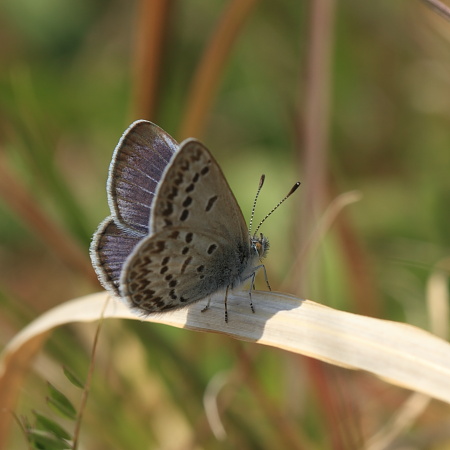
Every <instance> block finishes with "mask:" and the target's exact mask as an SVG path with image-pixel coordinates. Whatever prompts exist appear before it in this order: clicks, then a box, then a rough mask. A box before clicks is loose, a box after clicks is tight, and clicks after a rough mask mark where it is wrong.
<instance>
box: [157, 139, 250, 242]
mask: <svg viewBox="0 0 450 450" xmlns="http://www.w3.org/2000/svg"><path fill="white" fill-rule="evenodd" d="M167 227H187V228H192V229H193V230H195V231H196V232H202V231H204V232H205V233H211V232H212V233H215V234H217V235H220V236H222V237H224V238H225V239H226V238H230V237H231V239H230V241H239V242H240V241H245V242H247V241H248V231H247V225H246V223H245V220H244V216H243V215H242V212H241V209H240V208H239V205H238V203H237V201H236V198H235V197H234V195H233V192H232V191H231V189H230V186H229V185H228V183H227V180H226V179H225V176H224V175H223V172H222V170H221V169H220V167H219V165H218V164H217V162H216V161H215V159H214V158H213V156H212V155H211V153H210V152H209V151H208V149H207V148H206V147H205V146H204V145H203V144H201V143H200V142H199V141H197V140H195V139H187V140H185V141H184V142H182V143H181V144H180V149H179V150H178V152H177V154H176V155H175V156H174V159H173V161H172V162H171V164H170V166H169V167H168V168H167V171H166V172H165V174H164V177H163V179H162V182H161V184H160V185H159V186H158V190H157V193H156V199H155V203H154V207H153V211H152V216H151V223H150V232H151V233H156V232H158V231H161V230H163V229H164V228H167Z"/></svg>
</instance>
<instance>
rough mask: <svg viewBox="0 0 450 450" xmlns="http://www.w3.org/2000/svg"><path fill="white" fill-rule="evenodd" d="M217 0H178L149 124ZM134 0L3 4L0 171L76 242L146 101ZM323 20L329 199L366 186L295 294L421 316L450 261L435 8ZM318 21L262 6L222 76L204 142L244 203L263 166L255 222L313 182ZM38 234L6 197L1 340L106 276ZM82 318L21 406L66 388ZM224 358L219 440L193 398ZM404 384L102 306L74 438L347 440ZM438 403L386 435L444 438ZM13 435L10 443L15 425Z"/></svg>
mask: <svg viewBox="0 0 450 450" xmlns="http://www.w3.org/2000/svg"><path fill="white" fill-rule="evenodd" d="M309 3H310V2H309ZM226 6H227V2H221V1H217V0H214V1H209V2H203V1H200V0H194V1H189V2H171V7H170V12H169V17H170V20H169V21H168V23H167V29H166V30H165V33H166V36H165V37H166V41H165V46H164V52H163V54H162V56H161V59H160V61H159V67H160V70H161V78H160V85H159V86H158V102H157V108H156V114H155V117H150V118H149V119H150V120H153V121H154V122H156V123H158V125H160V126H161V127H162V128H164V129H166V130H167V131H168V132H169V133H170V134H172V135H174V136H175V137H177V133H179V129H180V124H181V123H182V121H183V114H184V113H185V111H186V101H187V94H188V92H189V88H190V83H191V80H192V78H193V74H194V71H195V69H196V67H197V65H198V63H199V60H200V58H201V55H202V52H203V50H204V48H205V47H206V45H207V44H208V43H209V41H210V39H211V36H212V34H213V33H214V31H215V29H216V24H217V22H218V21H219V20H220V18H221V17H222V16H223V14H224V10H225V8H226ZM139 11H140V10H139V5H138V4H137V3H130V2H120V1H105V0H95V1H92V0H89V1H88V0H78V1H74V0H68V1H65V2H58V1H55V0H45V1H39V2H36V1H32V0H19V1H16V0H3V2H2V4H1V5H0V42H2V45H1V46H0V115H1V120H0V163H1V166H4V167H6V168H7V170H8V171H9V173H10V174H11V175H12V176H13V177H14V178H15V179H16V180H17V181H18V182H19V183H20V185H22V186H23V187H25V188H26V190H27V191H28V192H29V193H30V196H31V198H32V199H33V200H34V202H35V204H36V206H38V207H39V208H40V209H41V210H42V211H43V212H44V213H45V214H46V215H47V216H48V217H49V219H50V220H51V221H53V222H54V223H55V224H56V225H57V226H59V227H60V228H61V229H63V230H65V231H66V232H67V233H68V235H69V236H71V238H73V240H74V242H76V243H77V244H78V245H79V247H80V248H81V249H82V250H83V251H84V252H85V254H86V255H87V249H88V245H89V237H90V235H91V233H92V232H93V231H94V229H95V227H96V225H97V223H98V222H99V221H100V220H101V219H103V218H104V217H105V216H106V214H107V213H108V209H107V203H106V192H105V181H106V176H107V169H108V164H109V161H110V158H111V154H112V151H113V149H114V146H115V145H116V143H117V141H118V139H119V137H120V135H121V134H122V132H123V131H124V130H125V129H126V127H127V126H128V124H129V123H130V122H131V121H132V120H134V119H138V118H140V117H135V116H134V112H133V111H134V110H135V109H134V105H133V101H136V99H134V100H133V90H134V86H135V70H136V40H137V39H136V36H137V33H138V26H142V24H141V25H138V24H139V23H141V22H140V19H142V18H141V17H140V16H139ZM332 22H333V23H334V25H333V26H334V32H333V41H332V51H333V53H332V65H331V74H330V80H331V83H330V86H329V92H330V97H331V109H330V134H329V139H328V146H327V161H326V163H325V164H326V172H327V177H328V182H329V186H328V197H327V201H332V200H333V199H334V198H335V197H336V196H337V195H338V194H340V193H342V192H345V191H349V190H358V191H360V192H361V193H362V194H363V197H362V200H361V201H360V202H358V203H356V204H354V205H352V206H350V207H348V209H346V210H345V211H344V212H343V213H342V214H341V216H340V219H338V220H340V222H339V223H338V224H337V225H336V226H333V227H332V228H331V229H330V230H329V231H328V233H327V234H326V235H325V236H324V237H323V238H322V239H321V241H320V242H319V243H318V244H317V246H316V247H315V250H314V252H313V253H308V254H307V255H306V262H305V266H306V267H304V270H305V277H306V279H307V280H308V283H307V284H305V286H304V289H302V288H299V291H298V292H294V293H295V294H297V295H301V296H305V297H309V298H311V299H313V300H315V301H318V302H321V303H324V304H327V305H330V306H333V307H335V308H340V309H346V310H349V311H356V312H359V313H367V314H376V315H378V316H380V317H383V318H390V319H393V320H400V321H405V322H408V323H412V324H415V325H418V326H420V327H422V328H426V329H430V325H429V319H428V312H427V306H426V299H427V283H428V281H429V279H430V276H431V275H432V274H433V273H434V272H435V271H436V269H437V268H440V269H441V270H443V271H444V273H445V274H448V270H449V259H448V258H449V257H448V255H449V247H450V234H449V230H450V207H449V206H450V194H449V193H450V176H449V168H450V150H449V149H450V132H449V130H450V126H449V125H450V124H449V122H450V96H449V95H448V92H449V89H450V77H449V75H448V74H449V73H450V52H449V46H450V24H449V23H447V22H445V21H444V20H443V19H442V18H440V17H439V16H437V15H436V14H435V13H433V12H432V11H431V10H429V9H427V8H426V7H425V6H424V5H423V4H422V3H421V2H419V1H415V2H414V1H400V2H392V1H389V0H383V1H377V2H359V1H356V0H352V1H347V2H339V3H338V4H337V5H336V6H335V12H334V17H333V19H332ZM311 26H312V22H311V20H310V15H309V5H308V2H279V1H278V2H270V1H265V0H263V1H260V2H258V3H257V4H256V5H255V7H254V9H253V12H252V13H251V15H250V17H249V18H248V20H247V21H246V23H245V25H244V27H243V29H242V32H241V33H240V35H239V36H238V38H237V41H236V44H235V46H234V47H233V49H232V52H231V54H230V59H229V60H228V61H227V64H226V67H225V69H224V71H223V73H222V74H221V76H220V80H219V90H218V93H217V97H216V98H215V100H214V102H213V103H212V105H213V106H212V108H211V111H210V112H209V116H208V120H207V125H206V128H205V135H204V136H200V138H201V139H202V140H203V141H204V142H205V143H206V144H207V145H208V147H209V148H210V149H211V150H212V152H213V153H214V154H215V155H216V156H217V159H218V161H219V162H220V163H221V165H222V166H223V169H224V172H225V174H226V176H227V178H228V180H229V182H230V185H231V187H232V188H233V191H234V192H235V194H236V197H237V198H238V201H239V203H240V205H241V206H242V209H243V211H244V214H245V215H246V217H248V216H249V211H250V209H251V205H252V202H253V197H254V193H255V191H256V187H257V184H258V181H259V176H260V174H261V173H265V174H266V185H265V187H264V190H263V192H262V194H261V198H260V202H259V204H258V209H257V218H258V217H263V216H264V215H265V213H266V212H267V211H269V210H270V208H271V207H272V206H273V205H274V204H275V203H276V202H277V201H278V200H279V199H280V198H282V196H283V195H284V194H286V193H287V191H288V190H289V188H290V187H291V185H292V184H293V183H294V182H295V181H296V180H297V179H300V180H304V179H305V177H307V176H309V177H310V178H311V177H312V175H311V174H305V173H304V165H302V161H303V160H304V157H305V147H304V140H303V139H304V135H303V125H302V124H303V123H304V120H305V110H304V101H305V97H306V92H305V89H306V88H307V87H308V86H309V84H308V83H309V80H308V78H307V76H306V73H307V70H306V64H307V56H308V54H309V52H310V51H312V50H311V45H310V44H311V42H310V27H311ZM8 195H11V196H14V195H16V192H13V191H11V192H10V193H9V194H8ZM302 195H303V194H302V189H300V190H299V191H298V192H297V193H296V194H295V196H294V197H293V198H291V199H289V201H288V202H287V203H286V204H285V205H284V206H283V207H282V208H281V209H280V210H279V211H277V213H276V214H274V216H273V217H271V219H270V220H268V221H267V223H266V224H265V225H264V229H263V230H262V231H263V232H264V234H267V235H268V236H269V238H270V241H271V250H270V254H269V257H268V259H267V260H266V261H265V263H266V267H267V271H268V273H269V277H270V280H271V284H272V286H273V287H274V288H275V289H277V288H278V286H280V285H281V283H282V282H283V280H284V278H285V276H286V273H287V272H288V270H289V268H290V267H291V264H292V262H293V261H294V259H295V257H296V255H298V254H299V252H300V251H301V249H302V244H303V243H302V242H298V236H299V234H298V230H299V229H301V228H302V226H303V224H304V223H305V221H308V220H310V218H308V217H302V216H301V215H299V211H300V207H301V205H302V202H304V201H305V198H304V196H302ZM39 236H40V235H39V233H38V232H36V230H35V229H34V228H33V222H27V221H25V220H24V219H23V218H21V217H19V216H18V214H17V212H16V211H14V210H13V209H12V208H11V207H10V204H9V203H8V201H7V199H5V198H3V199H0V267H1V271H0V299H1V302H2V308H1V313H0V324H1V325H0V329H1V330H2V332H1V336H2V341H3V342H6V341H7V340H8V339H10V338H11V336H13V335H14V333H15V331H17V330H18V329H20V328H21V327H22V326H23V325H24V324H25V323H27V322H28V321H29V320H30V319H31V318H33V317H35V316H37V315H39V314H40V313H42V312H43V311H45V310H46V309H48V308H50V307H51V306H54V305H56V304H58V303H60V302H62V301H63V300H67V299H69V298H72V297H76V296H79V295H82V294H85V293H88V292H91V291H93V290H94V289H98V288H99V287H98V285H96V286H94V285H93V284H92V283H91V282H90V281H89V280H88V279H87V277H86V276H84V275H83V274H82V273H80V272H79V271H77V270H74V268H73V266H71V265H70V264H67V263H66V262H67V261H64V262H62V260H61V259H60V254H58V252H57V251H56V249H54V248H51V246H49V245H48V244H46V243H44V241H42V240H41V239H40V237H39ZM358 268H361V273H358V272H357V270H358ZM293 277H294V278H295V277H296V275H295V274H294V275H293ZM263 286H264V284H263V282H262V283H261V285H260V286H259V287H261V288H262V287H263ZM256 307H257V305H256ZM230 308H232V305H231V306H230ZM231 314H232V313H231ZM92 332H93V329H92V328H91V327H87V326H80V328H70V330H69V329H67V330H60V331H58V332H57V333H55V334H54V336H53V337H52V339H51V340H50V342H49V344H48V347H47V349H46V350H47V352H46V356H45V357H43V358H41V359H40V360H39V362H38V364H37V370H36V374H34V375H33V376H32V377H31V378H30V380H29V383H28V384H27V386H26V388H24V395H23V398H22V399H21V405H20V406H19V409H21V410H24V411H29V410H30V409H31V407H35V405H36V404H38V405H41V404H42V403H43V398H44V395H45V394H44V392H45V381H46V380H49V381H50V382H52V383H55V385H58V389H59V390H61V391H63V392H64V393H65V394H67V395H68V397H69V398H70V399H71V400H72V401H73V402H74V403H76V398H77V397H76V395H78V394H77V393H76V392H75V391H74V392H73V395H74V396H73V397H71V394H72V387H70V386H69V385H67V386H66V389H67V390H65V389H64V388H63V386H61V383H64V382H66V380H65V379H64V378H63V377H62V378H60V370H59V366H61V365H62V364H67V365H69V367H73V368H75V369H76V370H75V371H76V372H77V373H84V371H85V370H86V367H87V364H88V359H89V348H90V345H91V341H92ZM444 337H447V336H444ZM218 374H225V375H226V376H227V377H228V378H226V380H227V382H226V383H225V386H224V387H223V389H222V390H221V392H220V396H219V403H220V405H221V406H220V407H219V409H220V411H221V414H222V417H223V421H224V426H225V429H226V431H227V433H228V441H226V443H220V442H218V441H216V439H215V438H214V436H213V435H212V434H211V431H210V428H209V426H208V424H207V421H206V418H205V417H206V416H205V410H204V406H203V404H202V396H203V394H204V393H205V390H206V389H207V387H208V386H209V387H210V384H209V383H211V382H212V381H214V380H216V379H217V376H218ZM58 380H59V381H60V382H61V383H58ZM336 392H338V394H336ZM404 398H405V393H404V392H401V391H399V390H397V389H393V388H389V389H388V388H387V387H386V386H384V385H383V384H382V383H381V382H380V381H377V380H374V379H372V378H370V377H368V376H367V375H364V374H360V373H349V372H346V371H344V370H342V371H338V370H337V369H335V368H333V369H330V368H328V367H324V366H322V365H317V364H315V363H314V362H311V361H309V360H306V359H299V358H298V357H295V356H291V355H286V354H283V353H280V352H277V351H275V350H271V349H260V348H257V347H256V346H252V345H244V344H242V343H237V342H235V341H232V340H229V339H226V338H224V337H219V336H211V335H200V334H196V333H192V332H187V331H182V330H174V329H167V328H165V327H160V326H149V325H148V324H142V325H141V326H139V325H135V324H134V325H130V324H122V323H108V324H106V325H105V328H104V331H103V335H102V339H101V343H100V349H99V353H98V365H97V369H96V373H95V376H94V385H93V391H92V393H91V398H90V401H89V403H88V408H87V410H86V413H85V419H84V425H83V430H82V438H83V437H84V445H85V448H96V449H97V448H108V449H124V448H127V449H134V448H136V449H141V448H153V447H155V448H156V447H158V448H194V447H197V448H230V443H232V445H233V446H234V447H238V448H288V446H291V447H292V448H294V447H295V446H297V445H298V446H300V444H302V445H303V447H304V448H328V447H330V446H332V445H335V448H360V447H361V442H365V440H366V439H367V438H368V437H369V436H371V435H372V434H374V433H375V432H376V431H378V430H379V428H380V427H381V426H382V425H383V424H384V423H385V422H386V421H387V420H388V419H389V418H390V417H391V416H392V415H393V414H394V413H395V411H396V410H397V408H398V407H399V404H400V403H401V402H402V400H403V399H404ZM330 411H331V412H330ZM280 417H281V419H282V420H281V419H280ZM449 419H450V417H449V410H448V408H445V407H442V405H436V404H432V407H430V408H429V409H428V410H427V412H426V414H424V415H423V416H422V417H421V419H420V420H419V421H418V422H416V424H415V425H414V427H413V428H412V429H411V430H406V431H404V432H403V433H402V434H401V436H400V438H399V442H398V446H400V445H404V446H405V445H408V444H410V445H412V446H414V445H417V446H419V447H420V444H417V442H419V443H420V442H424V441H425V442H427V443H428V447H429V448H432V445H434V441H433V439H436V440H437V439H442V442H446V443H447V445H448V443H449V442H450V438H449V437H448V436H445V434H444V435H442V434H441V435H440V434H439V433H437V432H433V430H440V431H442V430H445V429H448V426H447V428H445V426H444V424H445V423H448V420H449ZM0 420H1V418H0ZM280 424H283V426H281V425H280ZM17 431H18V430H17ZM14 434H16V433H14ZM12 439H13V440H14V443H16V442H21V437H20V433H19V432H17V436H16V435H14V436H13V437H12ZM427 439H428V440H427ZM82 440H83V439H82ZM339 442H340V443H341V447H338V446H337V445H338V444H337V443H339ZM442 442H441V444H442ZM16 445H17V446H18V445H19V444H16ZM393 445H394V447H392V448H396V447H395V443H394V444H393ZM436 445H437V444H436ZM11 448H15V447H11ZM17 448H19V447H17Z"/></svg>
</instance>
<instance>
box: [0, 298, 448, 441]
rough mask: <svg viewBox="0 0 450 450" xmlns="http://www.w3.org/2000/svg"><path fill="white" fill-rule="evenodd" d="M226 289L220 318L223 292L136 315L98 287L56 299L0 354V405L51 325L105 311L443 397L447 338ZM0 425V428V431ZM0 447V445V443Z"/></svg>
mask: <svg viewBox="0 0 450 450" xmlns="http://www.w3.org/2000/svg"><path fill="white" fill-rule="evenodd" d="M252 298H253V303H254V304H255V309H256V314H252V313H251V311H250V307H249V302H248V295H247V294H246V293H237V294H233V293H231V294H230V295H229V306H228V309H229V317H230V321H229V323H228V324H227V323H225V321H224V310H223V295H222V294H217V295H214V296H213V298H212V301H211V307H210V309H209V310H208V311H206V312H204V313H202V312H201V309H202V308H203V307H204V304H202V302H200V303H198V304H195V305H192V306H190V307H189V308H186V309H182V310H178V311H175V312H170V313H164V314H159V315H152V316H151V317H147V318H142V317H137V316H135V315H133V314H132V313H131V312H130V311H129V310H128V309H127V308H126V307H125V306H124V305H122V303H120V302H118V301H116V300H114V299H111V298H110V296H109V295H108V294H107V293H106V292H102V293H98V294H92V295H89V296H86V297H82V298H79V299H75V300H72V301H69V302H67V303H64V304H62V305H60V306H58V307H56V308H54V309H52V310H50V311H48V312H47V313H45V314H43V315H42V316H40V317H38V318H37V319H36V320H35V321H33V322H32V323H30V324H29V325H28V326H27V327H26V328H24V329H23V330H22V331H21V332H20V333H19V334H18V335H16V336H15V338H14V339H13V340H12V341H11V342H10V343H9V344H8V345H7V347H6V348H5V349H4V351H3V353H2V355H1V357H0V402H1V403H0V405H1V407H4V408H7V409H13V406H14V402H15V399H16V394H17V392H18V389H19V388H20V386H21V383H20V380H21V378H22V376H23V374H24V373H25V371H26V368H27V366H28V365H29V364H30V359H31V356H32V355H33V354H34V353H35V352H37V351H38V349H39V347H40V345H42V343H43V342H44V339H45V335H46V333H48V332H49V331H50V330H51V329H53V328H55V327H57V326H60V325H63V324H66V323H72V322H90V321H95V320H98V319H99V317H100V315H101V311H102V309H103V307H104V304H105V302H106V301H107V300H108V299H109V304H108V306H107V308H106V310H105V314H104V317H105V318H121V319H134V320H141V321H146V322H157V323H164V324H167V325H172V326H175V327H178V328H187V329H191V330H197V331H204V332H206V331H209V332H214V333H221V334H226V335H228V336H231V337H234V338H236V339H241V340H246V341H250V342H257V343H259V344H264V345H269V346H272V347H278V348H281V349H284V350H288V351H291V352H294V353H299V354H302V355H307V356H310V357H313V358H317V359H319V360H322V361H326V362H329V363H331V364H336V365H340V366H344V367H349V368H354V369H362V370H366V371H368V372H371V373H373V374H375V375H377V376H379V377H382V378H383V379H385V380H389V382H391V383H393V384H396V385H398V386H402V387H406V388H409V389H412V390H414V391H417V392H421V393H424V394H427V395H429V396H431V397H434V398H437V399H440V400H442V401H445V402H448V403H450V383H449V380H450V344H449V343H448V342H446V341H444V340H442V339H440V338H437V337H436V336H433V335H432V334H430V333H428V332H426V331H424V330H421V329H419V328H416V327H413V326H410V325H405V324H402V323H396V322H391V321H387V320H380V319H374V318H370V317H365V316H358V315H356V314H351V313H346V312H342V311H337V310H334V309H332V308H328V307H326V306H323V305H320V304H318V303H314V302H312V301H309V300H300V299H298V298H296V297H293V296H290V295H287V294H281V293H276V292H259V291H255V292H253V293H252ZM1 423H2V421H0V424H1ZM1 427H2V425H0V436H2V435H4V434H2V431H3V430H2V429H1ZM0 448H2V447H1V445H0Z"/></svg>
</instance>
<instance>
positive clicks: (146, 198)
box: [107, 120, 178, 235]
mask: <svg viewBox="0 0 450 450" xmlns="http://www.w3.org/2000/svg"><path fill="white" fill-rule="evenodd" d="M177 149H178V144H177V142H176V141H175V140H174V139H173V138H172V137H171V136H169V135H168V134H167V133H166V132H165V131H164V130H162V129H161V128H159V127H158V126H156V125H155V124H153V123H151V122H147V121H144V120H140V121H137V122H134V123H133V124H132V125H131V126H130V127H129V128H128V130H127V131H125V133H124V134H123V136H122V138H121V139H120V141H119V143H118V144H117V147H116V149H115V151H114V155H113V159H112V162H111V166H110V169H109V176H108V186H107V189H108V202H109V206H110V209H111V212H112V213H113V215H114V216H115V217H116V220H117V221H118V223H120V224H121V225H122V226H124V227H126V228H130V229H131V230H134V231H135V232H138V233H141V234H142V235H146V234H148V224H149V220H150V212H151V208H152V204H153V200H154V196H155V192H156V190H157V186H158V183H159V182H160V180H161V177H162V175H163V173H164V171H165V169H166V167H167V165H168V164H169V162H170V160H171V159H172V157H173V155H174V153H175V152H176V151H177Z"/></svg>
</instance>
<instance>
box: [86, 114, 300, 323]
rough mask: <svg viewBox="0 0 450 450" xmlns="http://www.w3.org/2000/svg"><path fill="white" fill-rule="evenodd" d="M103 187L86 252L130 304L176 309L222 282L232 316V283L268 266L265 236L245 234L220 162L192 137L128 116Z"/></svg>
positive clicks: (146, 309) (104, 280) (142, 309)
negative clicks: (102, 215)
mask: <svg viewBox="0 0 450 450" xmlns="http://www.w3.org/2000/svg"><path fill="white" fill-rule="evenodd" d="M263 182H264V176H263V177H262V178H261V182H260V186H259V189H258V194H259V190H260V189H261V187H262V184H263ZM299 185H300V183H296V184H295V185H294V187H293V188H292V189H291V191H290V192H289V194H288V195H287V196H286V197H285V198H284V199H283V200H282V201H281V202H280V203H279V204H278V205H277V206H276V207H278V206H279V205H280V204H281V203H282V202H283V201H284V200H285V199H286V198H287V197H288V196H289V195H291V194H292V193H293V192H294V191H295V189H297V187H298V186H299ZM258 194H257V195H258ZM107 195H108V204H109V208H110V211H111V215H110V216H109V217H107V218H106V219H105V220H104V221H103V222H101V223H100V225H99V227H98V229H97V231H96V232H95V234H94V236H93V240H92V243H91V247H90V256H91V260H92V263H93V266H94V269H95V271H96V273H97V276H98V278H99V280H100V282H101V284H102V285H103V287H104V288H105V289H106V290H107V291H109V292H111V293H112V294H114V295H115V296H117V297H119V298H121V299H122V300H123V301H124V302H125V303H126V304H127V305H128V306H129V307H130V308H131V309H132V310H133V311H135V312H138V313H140V314H150V313H155V312H165V311H170V310H175V309H178V308H182V307H185V306H188V305H191V304H192V303H194V302H197V301H199V300H202V299H205V298H207V297H209V296H211V294H213V293H215V292H216V291H219V290H225V321H228V310H227V293H228V289H229V288H233V287H236V286H238V285H241V284H242V283H244V282H245V281H247V280H250V282H251V288H253V287H254V279H255V274H256V272H257V271H258V270H259V269H261V268H263V269H264V272H265V268H264V266H263V264H262V262H261V261H262V259H263V258H264V257H265V256H266V254H267V251H268V248H269V241H268V240H267V238H266V237H265V236H264V235H263V234H262V233H260V234H259V235H257V233H256V232H255V233H254V234H251V232H250V231H249V229H248V228H247V225H246V222H245V220H244V216H243V214H242V211H241V209H240V208H239V205H238V203H237V201H236V198H235V197H234V195H233V192H232V191H231V189H230V186H229V185H228V183H227V181H226V179H225V176H224V174H223V172H222V170H221V169H220V167H219V165H218V164H217V162H216V160H215V159H214V157H213V156H212V155H211V153H210V152H209V150H208V149H207V148H206V147H205V146H204V145H203V144H202V143H201V142H199V141H198V140H196V139H192V138H189V139H186V140H185V141H183V142H182V143H181V144H178V143H177V142H176V141H175V140H174V139H173V138H172V137H171V136H169V135H168V134H167V133H166V132H165V131H164V130H162V129H161V128H160V127H158V126H157V125H155V124H153V123H151V122H148V121H145V120H139V121H136V122H134V123H133V124H131V126H130V127H129V128H128V129H127V130H126V131H125V133H124V134H123V136H122V138H121V139H120V141H119V143H118V145H117V147H116V149H115V151H114V154H113V158H112V161H111V165H110V168H109V175H108V182H107ZM256 198H257V197H256ZM255 203H256V199H255ZM276 207H275V208H274V209H273V210H272V211H271V212H273V211H274V210H275V209H276ZM253 211H254V208H253ZM270 214H271V213H269V214H268V215H270ZM268 215H267V216H266V217H268ZM252 217H253V213H252ZM263 221H264V220H263ZM261 223H262V222H261ZM258 229H259V227H258ZM266 281H267V276H266ZM267 285H268V287H269V289H270V286H269V284H268V282H267ZM249 295H250V305H251V308H252V311H253V312H254V308H253V304H252V303H251V289H250V290H249ZM208 306H209V301H208V304H207V306H206V308H204V309H207V308H208Z"/></svg>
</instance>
